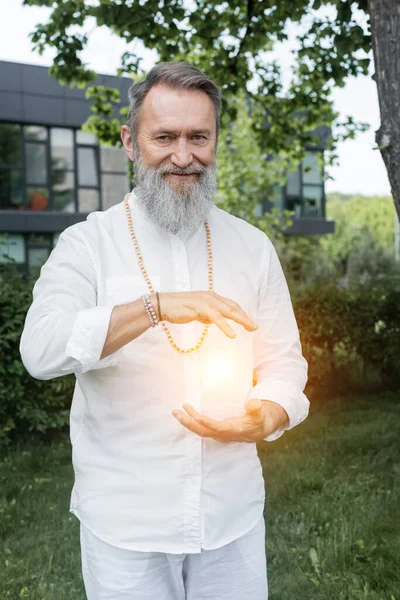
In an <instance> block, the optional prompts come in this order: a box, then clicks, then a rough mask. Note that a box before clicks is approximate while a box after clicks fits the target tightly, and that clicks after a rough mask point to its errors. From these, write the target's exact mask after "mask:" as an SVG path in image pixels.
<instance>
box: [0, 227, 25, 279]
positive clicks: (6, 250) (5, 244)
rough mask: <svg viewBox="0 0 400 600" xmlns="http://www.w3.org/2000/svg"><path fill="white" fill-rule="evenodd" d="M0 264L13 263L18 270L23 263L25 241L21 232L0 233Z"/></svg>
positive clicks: (21, 268)
mask: <svg viewBox="0 0 400 600" xmlns="http://www.w3.org/2000/svg"><path fill="white" fill-rule="evenodd" d="M0 264H3V265H4V264H5V265H14V266H16V267H17V268H18V270H19V271H22V270H23V267H24V265H25V243H24V236H23V234H22V233H1V234H0Z"/></svg>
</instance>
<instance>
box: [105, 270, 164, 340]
mask: <svg viewBox="0 0 400 600" xmlns="http://www.w3.org/2000/svg"><path fill="white" fill-rule="evenodd" d="M149 277H150V281H151V284H152V286H153V289H154V290H155V291H158V292H160V291H161V277H160V276H159V275H149ZM150 293H151V292H150V290H149V287H148V285H147V282H146V281H145V279H144V277H143V275H118V276H116V277H108V278H107V279H106V298H107V304H108V305H111V306H115V305H119V304H128V303H129V302H133V301H134V300H138V299H139V298H140V297H141V296H143V294H150ZM163 331H164V330H163V327H162V325H161V323H159V324H158V325H156V326H155V327H151V326H150V327H149V329H147V330H146V331H145V332H144V333H142V334H141V335H139V336H138V337H137V338H135V339H134V340H132V341H133V342H136V341H137V340H143V339H145V338H147V337H149V336H151V335H154V334H157V333H158V334H159V333H162V332H163ZM164 335H165V334H164Z"/></svg>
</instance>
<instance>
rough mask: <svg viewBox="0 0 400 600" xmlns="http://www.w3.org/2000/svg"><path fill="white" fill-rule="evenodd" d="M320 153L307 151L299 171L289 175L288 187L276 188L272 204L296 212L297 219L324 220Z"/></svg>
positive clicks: (296, 170)
mask: <svg viewBox="0 0 400 600" xmlns="http://www.w3.org/2000/svg"><path fill="white" fill-rule="evenodd" d="M319 154H320V152H319V151H311V150H309V151H307V153H306V155H305V157H304V159H303V160H302V162H301V164H300V165H299V167H298V168H297V169H295V170H294V171H291V172H290V173H288V175H287V179H286V185H285V186H283V187H280V186H276V189H275V191H274V194H273V197H272V199H271V200H272V204H273V205H274V206H277V207H279V209H280V210H283V209H286V210H291V211H293V212H294V217H295V218H297V219H298V218H305V217H320V218H324V217H325V214H324V180H323V171H322V168H321V166H320V164H319Z"/></svg>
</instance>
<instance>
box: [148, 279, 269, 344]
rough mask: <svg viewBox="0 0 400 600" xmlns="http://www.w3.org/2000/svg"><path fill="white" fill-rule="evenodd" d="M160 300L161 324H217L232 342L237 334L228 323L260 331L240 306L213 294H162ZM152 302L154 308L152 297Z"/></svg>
mask: <svg viewBox="0 0 400 600" xmlns="http://www.w3.org/2000/svg"><path fill="white" fill-rule="evenodd" d="M159 298H160V308H161V320H162V321H167V322H169V323H179V324H184V323H190V322H191V321H200V322H201V323H205V324H209V323H215V324H216V325H217V326H218V327H219V328H220V329H221V331H223V333H225V334H226V335H227V336H228V337H230V338H233V337H235V336H236V334H235V332H234V331H233V329H232V328H231V327H230V325H229V324H228V322H227V321H226V319H232V320H233V321H236V322H237V323H240V324H241V325H243V326H244V327H245V329H247V330H248V331H255V330H256V329H257V327H258V325H257V324H256V323H254V322H253V321H252V320H251V319H250V318H249V317H248V316H247V315H246V313H245V312H244V311H243V310H242V308H241V307H240V306H239V304H237V303H236V302H234V301H233V300H230V299H229V298H225V297H224V296H220V295H219V294H217V293H215V292H213V291H206V290H205V291H193V292H163V293H159ZM152 300H153V305H154V306H155V305H156V304H157V298H156V295H155V294H152ZM155 308H156V306H155ZM156 311H157V309H156ZM157 314H158V312H157Z"/></svg>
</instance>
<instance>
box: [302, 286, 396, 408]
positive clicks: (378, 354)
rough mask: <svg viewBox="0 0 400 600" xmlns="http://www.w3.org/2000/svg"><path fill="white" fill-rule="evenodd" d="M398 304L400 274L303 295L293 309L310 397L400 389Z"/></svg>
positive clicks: (311, 289)
mask: <svg viewBox="0 0 400 600" xmlns="http://www.w3.org/2000/svg"><path fill="white" fill-rule="evenodd" d="M399 306H400V277H398V276H397V277H396V276H389V275H386V276H382V277H377V278H376V279H369V280H368V282H365V283H356V284H352V285H350V286H348V287H340V286H339V285H338V284H337V283H336V282H334V281H331V282H326V283H325V284H324V285H321V284H318V285H313V286H308V287H307V288H306V289H303V290H302V291H301V293H300V294H299V295H298V296H297V297H296V299H295V300H294V310H295V314H296V319H297V323H298V326H299V330H300V337H301V342H302V349H303V353H304V356H305V357H306V359H307V361H308V364H309V377H308V383H307V388H306V392H308V393H309V395H310V396H311V398H313V399H318V400H319V401H321V402H323V401H324V400H327V399H329V398H333V397H335V396H337V395H339V394H341V395H343V394H346V393H350V392H354V391H367V390H388V389H391V390H395V389H398V388H399V384H400V363H399V360H398V356H399V354H400V335H399V334H400V311H399V309H398V307H399Z"/></svg>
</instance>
